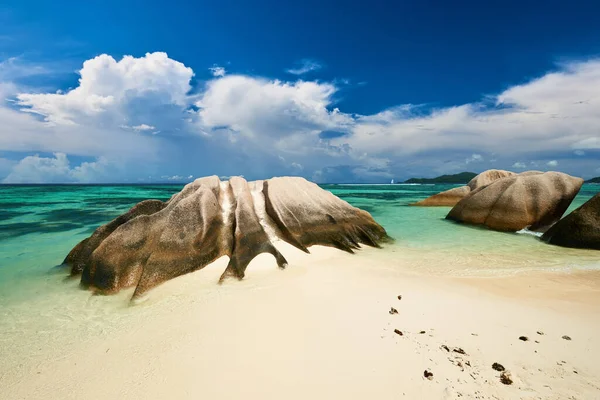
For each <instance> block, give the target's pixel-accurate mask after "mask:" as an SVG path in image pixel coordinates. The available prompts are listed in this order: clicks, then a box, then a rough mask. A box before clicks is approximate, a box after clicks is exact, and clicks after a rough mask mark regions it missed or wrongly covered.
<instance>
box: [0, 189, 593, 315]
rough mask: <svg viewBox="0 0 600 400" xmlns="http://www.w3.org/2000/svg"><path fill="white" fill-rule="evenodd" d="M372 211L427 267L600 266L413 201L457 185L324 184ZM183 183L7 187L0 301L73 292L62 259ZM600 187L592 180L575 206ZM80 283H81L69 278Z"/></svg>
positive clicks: (580, 254) (0, 228) (407, 253)
mask: <svg viewBox="0 0 600 400" xmlns="http://www.w3.org/2000/svg"><path fill="white" fill-rule="evenodd" d="M323 187H324V188H325V189H327V190H330V191H332V192H333V193H335V194H336V195H338V196H340V197H341V198H343V199H344V200H346V201H348V202H349V203H351V204H353V205H354V206H357V207H360V208H363V209H365V210H367V211H369V212H370V213H371V214H372V215H373V217H374V218H375V219H376V220H377V221H378V222H379V223H380V224H382V225H383V226H384V227H385V228H386V230H387V231H388V233H389V234H390V235H391V236H392V237H394V238H395V239H396V241H395V242H394V243H393V244H390V245H388V246H387V248H386V249H385V250H384V251H382V252H381V254H382V256H385V257H397V258H399V259H400V258H402V259H403V260H404V261H407V260H408V261H410V263H409V264H410V265H411V266H412V267H413V268H414V270H415V271H417V272H418V271H421V272H426V273H444V274H446V273H450V274H485V273H496V272H498V271H519V270H527V269H540V268H541V269H543V268H556V269H573V268H583V269H586V268H588V269H591V268H600V261H599V259H600V253H599V252H595V251H586V250H573V249H564V248H558V247H554V246H548V245H545V244H543V243H541V242H540V241H539V239H538V238H537V237H535V236H534V235H531V234H526V233H521V234H507V233H498V232H492V231H487V230H483V229H478V228H473V227H468V226H464V225H458V224H455V223H452V222H449V221H446V220H444V217H445V215H446V214H447V212H448V210H449V208H446V207H410V206H408V205H409V204H410V203H413V202H415V201H418V200H421V199H423V198H426V197H428V196H430V195H432V194H434V193H438V192H440V191H443V190H446V189H449V188H451V187H454V186H453V185H324V186H323ZM181 188H182V186H180V185H155V186H75V185H66V186H0V305H7V304H11V303H12V304H14V303H15V302H23V301H26V300H29V299H31V298H32V297H34V296H40V295H44V294H46V293H48V292H49V291H54V290H56V291H60V290H65V288H64V287H63V285H61V284H60V283H61V282H62V281H64V280H65V273H64V270H61V269H58V268H54V267H55V266H57V265H59V264H60V263H61V262H62V260H63V259H64V257H65V256H66V254H67V253H68V252H69V250H70V249H71V248H72V247H73V246H74V245H75V244H77V243H78V242H79V241H80V240H82V239H84V238H85V237H87V236H89V235H90V234H91V233H92V232H93V231H94V229H96V227H98V226H99V225H101V224H104V223H106V222H108V221H110V220H111V219H113V218H115V217H117V216H118V215H120V214H122V213H123V212H125V211H127V210H128V209H129V208H130V207H131V206H133V205H134V204H136V203H138V202H140V201H142V200H144V199H148V198H154V199H160V200H167V199H168V198H169V197H171V195H172V194H174V193H176V192H178V191H179V190H181ZM599 191H600V185H584V187H583V188H582V190H581V192H580V193H579V195H578V196H577V198H576V199H575V201H574V202H573V204H572V205H571V207H570V209H569V211H570V210H573V209H574V208H576V207H578V206H580V205H581V204H583V203H584V202H585V201H586V200H588V199H589V198H591V197H592V196H593V195H594V194H595V193H597V192H599ZM68 284H69V285H71V286H76V285H75V284H74V283H68Z"/></svg>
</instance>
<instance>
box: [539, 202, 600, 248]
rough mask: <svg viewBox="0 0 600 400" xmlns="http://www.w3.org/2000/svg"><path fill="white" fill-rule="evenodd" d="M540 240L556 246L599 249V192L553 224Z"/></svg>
mask: <svg viewBox="0 0 600 400" xmlns="http://www.w3.org/2000/svg"><path fill="white" fill-rule="evenodd" d="M542 240H544V241H546V242H548V243H550V244H555V245H558V246H564V247H576V248H582V249H596V250H600V193H598V194H597V195H595V196H594V197H592V198H591V199H589V200H588V201H587V202H585V204H583V205H582V206H581V207H579V208H578V209H576V210H575V211H573V212H572V213H571V214H569V215H567V216H566V217H564V218H563V219H561V220H560V221H558V222H557V223H556V224H554V225H553V226H552V227H551V228H550V229H548V230H547V231H546V233H544V235H543V236H542Z"/></svg>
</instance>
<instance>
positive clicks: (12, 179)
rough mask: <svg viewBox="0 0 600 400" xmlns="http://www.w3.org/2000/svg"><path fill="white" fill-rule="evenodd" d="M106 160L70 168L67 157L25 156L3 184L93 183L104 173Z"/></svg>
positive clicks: (58, 154) (62, 154) (61, 155)
mask: <svg viewBox="0 0 600 400" xmlns="http://www.w3.org/2000/svg"><path fill="white" fill-rule="evenodd" d="M106 165H107V160H106V159H104V158H99V159H97V160H96V161H94V162H82V163H81V164H80V165H78V166H75V167H71V165H70V162H69V159H68V158H67V155H66V154H64V153H54V157H40V156H39V155H37V154H36V155H33V156H27V157H25V158H23V159H22V160H21V161H19V162H18V163H17V164H16V165H15V166H14V167H13V168H12V170H11V171H10V173H9V174H8V176H6V178H4V180H3V183H82V182H94V181H98V180H99V178H102V177H103V176H104V173H105V167H106Z"/></svg>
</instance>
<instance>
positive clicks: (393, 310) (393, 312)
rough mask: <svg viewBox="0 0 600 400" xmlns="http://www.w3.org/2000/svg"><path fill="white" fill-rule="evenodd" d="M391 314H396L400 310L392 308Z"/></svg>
mask: <svg viewBox="0 0 600 400" xmlns="http://www.w3.org/2000/svg"><path fill="white" fill-rule="evenodd" d="M390 314H392V315H394V314H398V310H396V309H395V308H394V307H391V308H390Z"/></svg>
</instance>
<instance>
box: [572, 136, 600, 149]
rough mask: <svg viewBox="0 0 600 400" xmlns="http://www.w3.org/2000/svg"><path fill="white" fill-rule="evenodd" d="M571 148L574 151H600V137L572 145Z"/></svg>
mask: <svg viewBox="0 0 600 400" xmlns="http://www.w3.org/2000/svg"><path fill="white" fill-rule="evenodd" d="M571 147H572V148H574V149H585V150H591V149H600V137H598V136H595V137H589V138H586V139H582V140H580V141H578V142H576V143H573V144H572V145H571Z"/></svg>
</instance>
